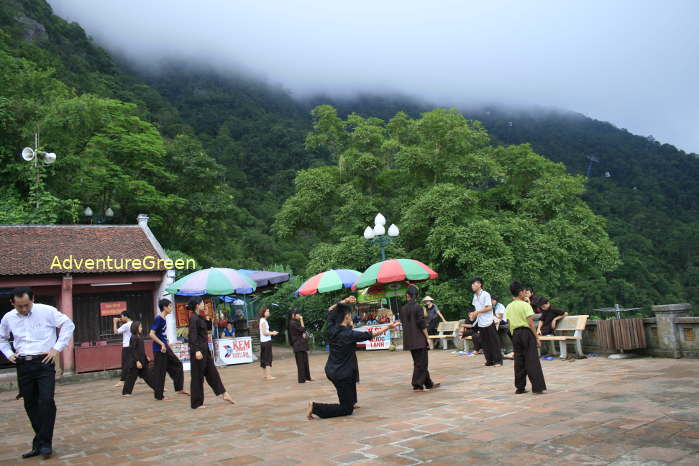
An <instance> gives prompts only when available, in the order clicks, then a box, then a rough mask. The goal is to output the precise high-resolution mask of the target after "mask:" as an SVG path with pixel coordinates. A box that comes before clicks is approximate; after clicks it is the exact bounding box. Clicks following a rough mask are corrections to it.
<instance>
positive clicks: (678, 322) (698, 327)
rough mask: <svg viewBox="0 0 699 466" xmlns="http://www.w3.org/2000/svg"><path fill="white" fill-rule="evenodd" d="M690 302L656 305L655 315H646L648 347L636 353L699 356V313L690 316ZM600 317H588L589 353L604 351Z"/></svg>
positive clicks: (585, 336) (586, 343)
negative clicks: (600, 340) (598, 323)
mask: <svg viewBox="0 0 699 466" xmlns="http://www.w3.org/2000/svg"><path fill="white" fill-rule="evenodd" d="M691 308H692V306H691V305H690V304H687V303H680V304H664V305H661V306H653V307H652V308H651V309H652V311H653V313H654V314H655V317H651V318H648V319H643V326H644V328H645V331H646V342H647V344H648V348H646V349H645V350H633V351H632V352H634V353H641V354H647V355H649V356H658V357H667V358H682V357H684V358H699V338H697V337H699V317H690V316H689V311H690V310H691ZM597 322H598V321H596V320H588V321H587V327H586V328H585V332H583V349H584V350H585V352H586V353H601V352H604V351H603V350H602V349H601V348H600V344H599V337H598V334H597Z"/></svg>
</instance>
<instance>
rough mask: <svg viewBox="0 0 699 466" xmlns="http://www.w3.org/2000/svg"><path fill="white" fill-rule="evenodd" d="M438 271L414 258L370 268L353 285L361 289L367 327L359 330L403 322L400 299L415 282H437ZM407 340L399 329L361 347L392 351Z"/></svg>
mask: <svg viewBox="0 0 699 466" xmlns="http://www.w3.org/2000/svg"><path fill="white" fill-rule="evenodd" d="M437 277H438V274H437V272H435V271H434V270H432V269H430V268H429V267H428V266H426V265H425V264H423V263H422V262H419V261H416V260H413V259H389V260H385V261H381V262H377V263H376V264H374V265H372V266H371V267H369V268H368V269H367V270H366V271H365V272H364V273H363V274H362V275H361V276H360V277H359V278H358V279H357V281H356V282H355V284H354V285H353V286H352V289H353V290H357V289H359V296H358V297H357V302H358V303H359V305H358V319H359V324H360V325H361V324H362V323H363V324H365V325H364V326H363V327H359V328H357V330H365V329H366V330H369V329H372V328H376V326H379V327H381V324H384V325H385V324H388V323H389V322H392V321H393V320H395V319H397V320H400V311H399V305H398V302H397V299H399V298H400V297H403V296H405V294H406V291H407V289H408V287H409V286H410V285H411V283H412V282H419V281H424V280H430V279H435V278H437ZM402 340H403V329H402V327H401V326H398V327H397V328H396V329H395V330H393V331H389V332H386V333H385V334H384V335H381V336H379V337H377V338H374V339H372V340H370V341H368V342H360V343H358V344H357V346H360V347H364V348H366V349H367V350H375V349H391V347H392V346H398V345H399V344H401V343H402Z"/></svg>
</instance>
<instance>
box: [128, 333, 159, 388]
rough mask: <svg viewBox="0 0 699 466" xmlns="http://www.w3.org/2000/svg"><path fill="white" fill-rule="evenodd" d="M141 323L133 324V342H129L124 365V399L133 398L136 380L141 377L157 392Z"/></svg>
mask: <svg viewBox="0 0 699 466" xmlns="http://www.w3.org/2000/svg"><path fill="white" fill-rule="evenodd" d="M141 330H142V329H141V322H139V321H137V320H135V321H133V322H132V323H131V340H130V342H129V351H128V352H127V354H128V358H127V361H126V364H125V365H124V370H125V372H126V378H125V380H124V388H122V389H121V394H122V396H124V397H128V396H131V392H133V386H134V384H135V383H136V378H137V377H141V378H142V379H143V380H144V381H145V382H146V383H147V384H148V386H149V387H150V388H152V389H153V390H155V385H153V380H152V379H151V376H150V371H149V370H148V357H147V356H146V350H145V348H144V346H143V338H142V337H141Z"/></svg>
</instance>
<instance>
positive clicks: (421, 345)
mask: <svg viewBox="0 0 699 466" xmlns="http://www.w3.org/2000/svg"><path fill="white" fill-rule="evenodd" d="M418 293H419V292H418V289H417V287H416V286H414V285H410V286H409V287H408V291H407V292H406V298H407V299H408V302H407V303H406V304H404V305H403V307H402V308H401V310H400V316H401V323H402V324H403V349H404V350H405V351H410V354H411V356H412V357H413V380H412V384H413V390H415V391H425V389H427V390H431V389H433V388H437V387H439V386H440V385H441V384H439V383H434V382H433V381H432V379H431V378H430V371H429V370H428V361H427V349H428V348H429V343H428V342H427V340H428V338H427V335H428V333H427V322H426V319H425V312H424V311H423V309H422V307H421V306H420V305H419V304H418V303H417V297H418Z"/></svg>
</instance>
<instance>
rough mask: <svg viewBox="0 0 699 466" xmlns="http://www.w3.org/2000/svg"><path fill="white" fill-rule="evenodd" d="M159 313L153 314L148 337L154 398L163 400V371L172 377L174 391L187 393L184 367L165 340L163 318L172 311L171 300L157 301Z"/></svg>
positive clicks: (165, 326) (165, 325)
mask: <svg viewBox="0 0 699 466" xmlns="http://www.w3.org/2000/svg"><path fill="white" fill-rule="evenodd" d="M158 308H159V309H160V314H158V315H157V316H155V320H154V321H153V326H152V327H151V328H150V335H149V336H150V338H151V340H153V357H154V358H155V369H154V370H153V376H152V377H153V385H155V399H156V400H163V399H165V397H164V396H163V392H164V391H165V373H166V372H167V374H168V375H169V376H170V378H172V382H173V384H174V385H175V392H177V393H180V394H182V395H189V393H188V392H186V391H185V390H184V369H183V368H182V361H180V360H179V359H178V358H177V356H175V353H173V352H172V349H171V348H170V345H168V342H167V335H165V330H166V328H167V323H166V321H165V318H166V317H167V316H168V314H170V312H172V302H170V300H169V299H161V300H160V301H158Z"/></svg>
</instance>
